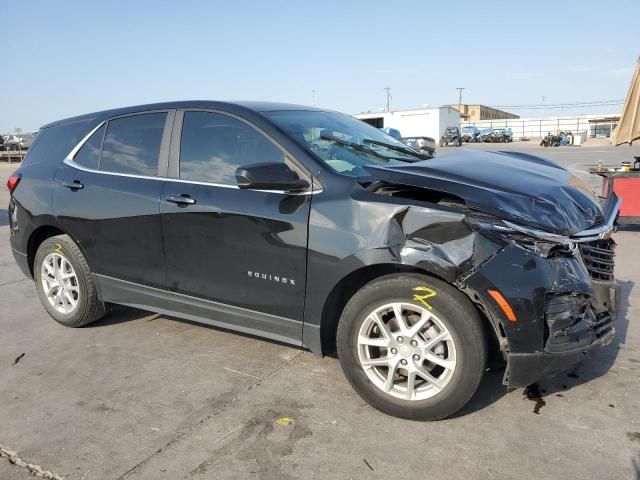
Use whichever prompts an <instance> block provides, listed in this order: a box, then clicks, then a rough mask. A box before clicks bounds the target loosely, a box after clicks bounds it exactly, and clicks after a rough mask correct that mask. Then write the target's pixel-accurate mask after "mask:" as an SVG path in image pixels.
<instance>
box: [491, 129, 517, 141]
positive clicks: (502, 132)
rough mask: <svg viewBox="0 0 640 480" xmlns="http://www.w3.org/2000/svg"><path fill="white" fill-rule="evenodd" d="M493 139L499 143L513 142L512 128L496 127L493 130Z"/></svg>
mask: <svg viewBox="0 0 640 480" xmlns="http://www.w3.org/2000/svg"><path fill="white" fill-rule="evenodd" d="M493 141H494V142H497V143H509V142H513V132H512V131H511V129H510V128H496V129H494V130H493Z"/></svg>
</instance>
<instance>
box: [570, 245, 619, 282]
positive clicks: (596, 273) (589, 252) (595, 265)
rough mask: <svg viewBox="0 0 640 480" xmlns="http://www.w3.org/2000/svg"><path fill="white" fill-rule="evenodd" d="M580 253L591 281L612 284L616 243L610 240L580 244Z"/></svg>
mask: <svg viewBox="0 0 640 480" xmlns="http://www.w3.org/2000/svg"><path fill="white" fill-rule="evenodd" d="M579 245H580V253H581V254H582V260H583V261H584V264H585V266H586V267H587V271H588V272H589V276H590V277H591V278H592V279H593V280H599V281H603V282H612V281H613V280H614V275H613V267H614V263H615V262H614V260H613V257H614V256H615V252H614V249H615V247H616V242H614V241H613V240H611V239H608V240H595V241H593V242H585V243H580V244H579Z"/></svg>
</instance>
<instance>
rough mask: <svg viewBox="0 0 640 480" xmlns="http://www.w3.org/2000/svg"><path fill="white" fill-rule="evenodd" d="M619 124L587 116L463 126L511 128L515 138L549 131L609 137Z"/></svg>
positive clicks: (478, 123)
mask: <svg viewBox="0 0 640 480" xmlns="http://www.w3.org/2000/svg"><path fill="white" fill-rule="evenodd" d="M617 125H618V121H617V120H596V119H593V118H591V119H590V118H586V117H574V118H570V117H555V118H536V119H510V120H480V121H476V122H462V124H461V126H462V127H466V126H475V127H477V128H479V129H483V128H510V129H511V131H512V132H513V138H514V139H518V138H531V137H544V136H545V135H546V134H547V133H554V134H557V133H558V132H572V133H573V134H574V135H582V137H583V138H585V139H586V138H609V137H610V136H611V132H612V131H613V130H614V129H615V128H616V126H617Z"/></svg>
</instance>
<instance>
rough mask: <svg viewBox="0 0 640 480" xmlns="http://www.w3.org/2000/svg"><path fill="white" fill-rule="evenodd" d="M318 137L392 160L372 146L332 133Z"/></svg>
mask: <svg viewBox="0 0 640 480" xmlns="http://www.w3.org/2000/svg"><path fill="white" fill-rule="evenodd" d="M320 138H322V139H323V140H329V141H331V142H335V143H337V144H338V145H344V146H345V147H349V148H353V149H354V150H358V151H360V152H365V153H369V154H371V155H374V156H376V157H378V158H382V159H384V160H393V159H392V158H390V157H387V156H386V155H383V154H381V153H378V152H376V151H375V150H373V149H372V148H369V147H367V146H366V145H361V144H359V143H354V142H349V141H347V140H342V139H341V138H338V137H334V136H333V135H325V134H320Z"/></svg>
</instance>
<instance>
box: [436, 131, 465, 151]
mask: <svg viewBox="0 0 640 480" xmlns="http://www.w3.org/2000/svg"><path fill="white" fill-rule="evenodd" d="M449 144H451V145H453V146H454V147H459V146H461V145H462V135H461V134H460V129H459V128H458V127H447V128H446V129H445V131H444V134H443V135H442V137H440V146H441V147H448V146H449Z"/></svg>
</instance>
